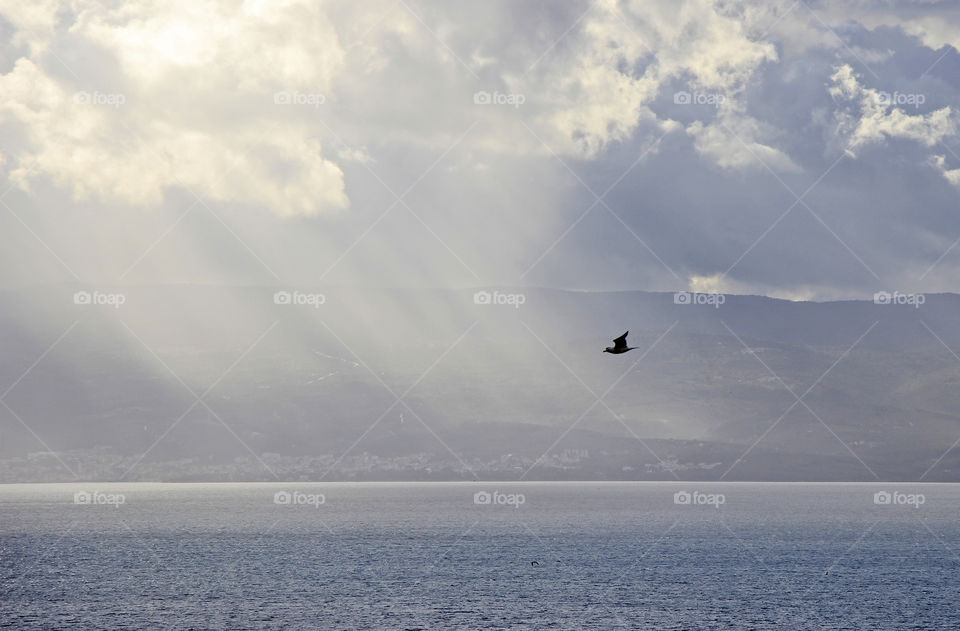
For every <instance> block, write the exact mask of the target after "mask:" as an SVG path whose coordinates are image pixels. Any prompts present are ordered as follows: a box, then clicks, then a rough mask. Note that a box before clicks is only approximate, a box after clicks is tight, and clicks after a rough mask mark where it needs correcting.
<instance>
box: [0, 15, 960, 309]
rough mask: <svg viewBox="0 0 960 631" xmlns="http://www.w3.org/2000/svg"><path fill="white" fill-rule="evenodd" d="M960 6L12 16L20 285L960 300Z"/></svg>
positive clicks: (14, 268) (0, 202)
mask: <svg viewBox="0 0 960 631" xmlns="http://www.w3.org/2000/svg"><path fill="white" fill-rule="evenodd" d="M958 46H960V6H958V5H957V4H956V3H954V2H951V1H949V0H945V1H942V2H941V1H937V0H913V1H906V0H905V1H902V2H895V1H893V0H888V1H882V0H878V1H871V2H866V1H857V0H834V1H830V2H816V1H813V0H799V1H794V0H785V1H783V2H780V1H769V2H767V1H764V2H753V1H751V2H738V1H715V2H710V1H706V0H689V1H677V0H653V1H651V0H647V1H643V2H640V1H638V0H632V1H626V0H622V1H619V2H617V1H614V0H597V1H594V2H556V1H555V0H543V1H538V0H524V1H520V2H516V1H515V2H507V1H492V2H460V1H455V2H449V1H444V2H420V1H417V0H384V1H383V2H381V1H379V0H365V1H364V2H355V1H353V0H348V1H331V2H297V1H286V2H284V1H281V2H266V1H262V2H256V1H247V2H207V1H204V0H162V1H161V0H156V1H150V0H135V1H130V2H79V1H77V2H47V1H43V0H35V1H34V0H31V1H30V2H25V1H23V0H20V1H18V0H13V1H10V0H0V287H2V288H15V287H24V286H31V285H38V284H46V283H65V282H69V283H78V282H79V283H88V284H89V283H96V284H101V285H102V284H109V285H113V284H119V285H122V284H150V283H228V284H274V285H310V286H314V285H346V286H362V287H455V288H465V287H477V286H546V287H558V288H569V289H582V290H623V289H642V290H656V291H675V290H680V289H686V290H694V291H717V292H727V293H749V294H761V295H767V296H773V297H780V298H788V299H792V300H829V299H845V298H865V297H869V296H870V295H871V294H873V293H874V292H876V291H880V290H886V291H902V292H927V293H931V292H946V291H956V290H957V284H956V282H955V279H956V277H957V272H958V266H960V244H958V240H960V221H958V219H957V214H958V212H960V204H958V202H960V139H958V132H960V127H958V112H957V106H956V105H955V103H957V102H958V97H960V54H958V51H957V47H958Z"/></svg>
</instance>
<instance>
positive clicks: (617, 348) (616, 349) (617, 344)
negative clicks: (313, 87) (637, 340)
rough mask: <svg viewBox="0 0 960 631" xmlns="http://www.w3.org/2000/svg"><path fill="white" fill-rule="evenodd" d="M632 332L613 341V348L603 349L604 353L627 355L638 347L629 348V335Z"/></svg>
mask: <svg viewBox="0 0 960 631" xmlns="http://www.w3.org/2000/svg"><path fill="white" fill-rule="evenodd" d="M629 333H630V331H627V332H626V333H624V334H623V335H621V336H620V337H618V338H616V339H615V340H613V346H608V347H606V348H605V349H603V352H604V353H613V354H614V355H619V354H620V353H626V352H627V351H632V350H633V349H635V348H636V346H627V335H628V334H629Z"/></svg>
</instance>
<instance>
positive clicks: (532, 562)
mask: <svg viewBox="0 0 960 631" xmlns="http://www.w3.org/2000/svg"><path fill="white" fill-rule="evenodd" d="M530 565H532V566H536V565H540V561H530Z"/></svg>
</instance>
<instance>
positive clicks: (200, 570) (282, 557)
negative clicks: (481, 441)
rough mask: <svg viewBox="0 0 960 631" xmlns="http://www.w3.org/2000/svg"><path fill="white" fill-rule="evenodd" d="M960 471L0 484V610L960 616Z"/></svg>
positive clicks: (104, 614)
mask: <svg viewBox="0 0 960 631" xmlns="http://www.w3.org/2000/svg"><path fill="white" fill-rule="evenodd" d="M958 553H960V485H946V484H939V485H915V484H782V483H780V484H759V483H729V484H699V483H568V482H564V483H529V484H526V483H516V484H514V483H499V484H493V483H476V484H473V483H470V484H467V483H450V484H437V483H427V484H411V483H402V484H373V483H356V484H354V483H339V484H103V485H91V484H76V485H59V484H56V485H53V484H37V485H6V486H2V485H0V628H11V629H398V630H403V629H471V630H476V629H818V630H819V629H857V630H859V629H864V630H869V629H891V630H893V629H896V630H904V629H950V630H956V629H960V556H958Z"/></svg>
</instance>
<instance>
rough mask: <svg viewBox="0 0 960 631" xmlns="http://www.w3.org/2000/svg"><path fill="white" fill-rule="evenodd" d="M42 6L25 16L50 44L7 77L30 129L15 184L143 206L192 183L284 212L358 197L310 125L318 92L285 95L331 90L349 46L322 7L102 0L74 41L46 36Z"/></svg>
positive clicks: (8, 112)
mask: <svg viewBox="0 0 960 631" xmlns="http://www.w3.org/2000/svg"><path fill="white" fill-rule="evenodd" d="M54 8H55V7H48V10H53V9H54ZM41 13H42V12H41V10H40V8H37V9H36V11H34V13H32V14H29V15H28V16H27V17H28V18H29V20H28V22H27V23H25V24H24V23H22V22H21V23H20V24H19V25H20V26H22V27H23V28H24V29H26V32H27V33H31V34H32V35H28V36H27V37H28V40H27V41H29V42H30V43H31V49H33V50H37V51H39V52H37V53H36V54H31V55H29V56H25V57H21V58H20V59H18V60H17V61H16V63H15V65H14V67H13V68H12V70H11V71H10V72H8V73H6V74H3V75H0V93H2V94H3V98H2V99H0V116H2V121H3V122H5V123H8V124H18V125H20V126H21V129H22V135H23V140H22V142H21V143H20V145H19V146H18V147H17V153H16V155H14V156H11V157H12V158H13V159H14V164H13V166H12V171H11V173H10V177H11V180H12V181H13V182H14V183H16V184H18V185H19V186H21V187H22V188H24V189H29V188H30V187H31V186H32V185H34V184H36V183H37V182H38V181H41V180H43V179H45V178H48V179H49V180H52V181H53V182H54V183H55V184H56V185H59V186H61V187H63V188H65V189H67V190H70V191H72V193H73V194H74V196H75V197H76V198H78V199H89V198H99V199H104V200H109V201H115V202H120V203H127V204H131V205H156V204H158V203H160V201H161V200H162V198H163V195H164V192H165V191H166V190H167V189H169V188H172V187H183V188H186V189H188V190H190V191H192V192H193V193H195V194H197V195H199V196H201V197H205V198H208V199H212V200H217V201H225V202H236V203H244V204H252V205H256V206H262V207H265V208H267V209H269V210H272V211H274V212H277V213H279V214H282V215H300V214H310V213H314V212H317V211H321V210H328V209H341V208H345V207H346V206H347V205H348V200H347V196H346V193H345V190H344V182H343V173H342V171H341V170H340V168H339V167H338V166H337V165H336V164H335V163H333V162H331V161H330V160H328V159H325V158H324V157H323V153H322V147H321V146H320V144H319V143H318V142H316V141H310V140H307V137H308V136H307V134H305V133H304V126H303V124H302V121H301V118H300V117H301V116H302V115H303V113H302V111H298V110H303V109H304V108H309V103H305V104H303V105H298V104H297V103H292V104H287V105H284V104H276V103H274V100H273V97H272V94H273V93H275V92H279V91H284V90H286V91H290V92H291V93H293V94H297V95H300V94H305V95H308V96H312V97H313V98H314V99H316V100H322V99H323V98H324V90H326V89H328V88H329V84H330V79H331V77H332V75H333V73H334V72H335V71H336V69H337V67H338V65H339V64H340V60H341V58H342V55H343V52H342V50H340V47H339V43H338V41H337V38H336V33H335V32H334V31H333V29H332V28H331V26H330V24H329V22H328V21H327V20H326V18H325V16H324V15H323V13H322V12H320V11H318V10H316V9H310V8H308V7H306V6H303V5H294V4H289V3H288V4H285V5H278V4H266V5H257V4H255V3H245V4H243V5H239V6H235V5H232V4H226V3H223V4H217V3H193V2H179V3H178V2H157V3H153V2H143V3H125V4H122V5H117V6H116V7H107V6H103V5H98V4H96V3H91V4H89V5H84V6H83V8H82V9H81V10H80V11H79V12H78V13H76V15H74V16H73V23H72V24H71V25H70V29H69V33H70V35H69V37H67V38H65V39H66V40H68V41H65V42H59V41H56V40H50V39H49V38H52V37H54V30H53V29H40V31H39V33H40V34H39V35H37V33H38V29H37V27H36V25H37V24H39V25H43V26H46V25H49V24H51V23H52V18H50V16H49V15H48V16H46V19H44V18H42V17H40V14H41ZM4 15H7V14H4ZM11 15H12V18H11V19H13V20H14V23H15V24H16V23H17V22H16V20H17V19H18V14H15V13H14V14H11ZM31 29H32V30H31ZM45 38H46V39H45ZM55 48H57V49H58V50H56V51H55V52H54V50H53V49H55ZM44 51H50V52H49V54H45V53H44ZM82 55H88V56H91V57H93V56H99V58H101V59H104V58H106V59H109V60H111V61H112V62H114V63H115V64H116V66H117V69H116V72H115V73H113V74H110V73H105V72H102V71H100V70H99V69H91V68H90V67H89V66H88V65H87V64H85V63H83V62H82V61H77V59H79V58H81V56H82ZM305 100H307V101H308V100H309V99H305Z"/></svg>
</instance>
